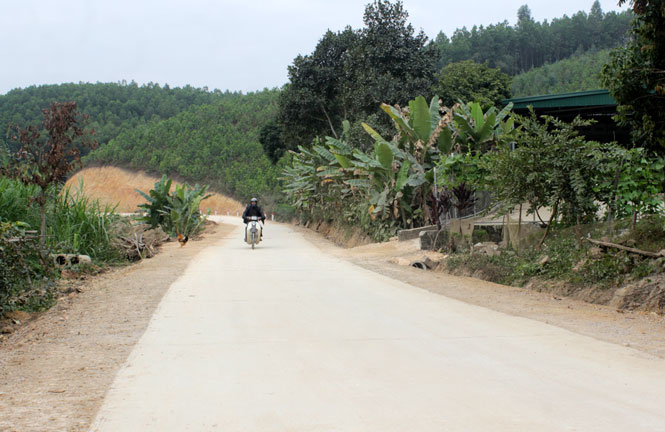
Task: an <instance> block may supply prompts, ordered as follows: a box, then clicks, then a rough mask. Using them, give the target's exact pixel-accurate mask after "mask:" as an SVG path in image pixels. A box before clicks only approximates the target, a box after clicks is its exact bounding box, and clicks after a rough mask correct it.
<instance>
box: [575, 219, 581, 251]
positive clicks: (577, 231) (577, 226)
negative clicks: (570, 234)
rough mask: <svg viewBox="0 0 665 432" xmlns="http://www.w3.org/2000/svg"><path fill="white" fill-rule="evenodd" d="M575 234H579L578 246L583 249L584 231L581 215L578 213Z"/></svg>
mask: <svg viewBox="0 0 665 432" xmlns="http://www.w3.org/2000/svg"><path fill="white" fill-rule="evenodd" d="M575 235H576V236H577V248H578V249H582V231H580V215H579V214H578V215H577V224H576V225H575Z"/></svg>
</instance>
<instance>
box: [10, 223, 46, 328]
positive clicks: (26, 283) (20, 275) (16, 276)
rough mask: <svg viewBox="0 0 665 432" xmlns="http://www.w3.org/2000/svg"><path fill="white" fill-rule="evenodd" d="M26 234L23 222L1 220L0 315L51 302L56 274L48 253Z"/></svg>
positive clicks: (31, 235) (26, 226) (34, 237)
mask: <svg viewBox="0 0 665 432" xmlns="http://www.w3.org/2000/svg"><path fill="white" fill-rule="evenodd" d="M29 230H30V226H29V225H27V224H26V223H24V222H7V221H2V220H0V315H2V314H4V313H5V312H8V311H10V310H13V309H16V308H17V307H20V306H23V305H25V304H27V303H29V302H31V303H33V304H37V305H39V304H48V303H49V302H50V301H51V299H52V288H53V284H52V278H53V277H54V275H55V272H54V269H53V266H52V263H51V262H50V260H48V259H47V256H48V250H47V249H46V248H45V247H44V246H43V245H41V244H40V243H39V241H38V239H37V237H36V236H34V235H33V233H30V232H29ZM38 298H41V300H38Z"/></svg>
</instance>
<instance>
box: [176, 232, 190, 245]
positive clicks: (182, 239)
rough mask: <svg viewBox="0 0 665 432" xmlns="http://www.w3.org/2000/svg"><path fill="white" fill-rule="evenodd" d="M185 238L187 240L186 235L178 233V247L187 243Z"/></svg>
mask: <svg viewBox="0 0 665 432" xmlns="http://www.w3.org/2000/svg"><path fill="white" fill-rule="evenodd" d="M187 240H189V237H188V236H184V235H182V234H178V243H180V247H183V246H184V245H185V244H187Z"/></svg>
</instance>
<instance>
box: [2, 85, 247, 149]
mask: <svg viewBox="0 0 665 432" xmlns="http://www.w3.org/2000/svg"><path fill="white" fill-rule="evenodd" d="M239 96H240V94H238V93H229V92H225V93H222V92H219V91H215V92H209V91H207V89H199V88H194V87H190V86H186V87H183V88H170V87H169V86H168V85H165V86H163V87H160V86H159V84H152V83H151V84H146V85H142V86H139V85H137V84H136V83H134V82H131V83H129V84H127V83H96V84H90V83H79V84H73V83H69V84H60V85H41V86H31V87H28V88H24V89H15V90H12V91H10V92H8V93H7V94H6V95H0V131H2V134H1V136H0V140H3V139H7V131H8V129H9V128H10V126H14V125H18V126H21V127H25V126H27V125H28V124H35V125H36V124H39V123H40V122H41V119H42V111H41V110H42V109H43V108H46V107H48V106H49V105H50V104H51V102H53V101H61V102H62V101H74V102H76V103H77V105H78V108H79V110H80V111H81V112H83V113H85V114H88V115H89V116H90V127H91V128H93V129H95V132H96V134H95V139H96V140H97V141H98V142H99V143H100V144H101V145H104V144H106V143H107V142H109V141H110V140H111V139H112V138H114V137H116V136H117V135H118V134H119V133H120V132H122V131H126V130H128V129H132V128H134V127H136V126H138V125H141V124H145V123H147V122H150V121H152V120H159V119H167V118H169V117H173V116H174V115H176V114H178V113H180V112H182V111H184V110H186V109H188V108H189V107H191V106H199V105H203V104H210V103H213V102H215V101H219V100H221V99H237V98H238V97H239Z"/></svg>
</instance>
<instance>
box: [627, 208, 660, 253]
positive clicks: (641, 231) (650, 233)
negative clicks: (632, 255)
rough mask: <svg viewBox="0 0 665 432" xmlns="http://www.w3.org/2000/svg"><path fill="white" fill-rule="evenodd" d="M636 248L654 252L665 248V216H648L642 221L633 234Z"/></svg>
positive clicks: (638, 223)
mask: <svg viewBox="0 0 665 432" xmlns="http://www.w3.org/2000/svg"><path fill="white" fill-rule="evenodd" d="M631 237H632V239H633V240H634V241H635V244H636V247H638V248H640V249H644V250H648V251H652V252H659V251H660V250H661V249H664V248H665V216H663V215H647V216H645V217H644V218H642V219H640V221H639V222H637V224H636V225H635V228H634V229H633V231H632V233H631Z"/></svg>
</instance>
